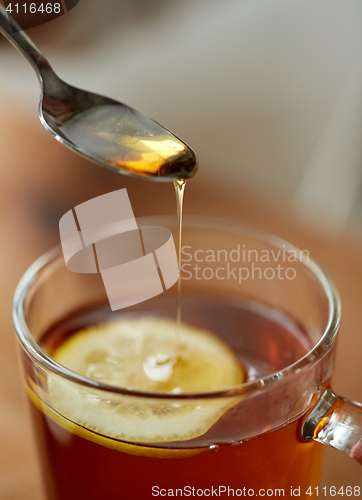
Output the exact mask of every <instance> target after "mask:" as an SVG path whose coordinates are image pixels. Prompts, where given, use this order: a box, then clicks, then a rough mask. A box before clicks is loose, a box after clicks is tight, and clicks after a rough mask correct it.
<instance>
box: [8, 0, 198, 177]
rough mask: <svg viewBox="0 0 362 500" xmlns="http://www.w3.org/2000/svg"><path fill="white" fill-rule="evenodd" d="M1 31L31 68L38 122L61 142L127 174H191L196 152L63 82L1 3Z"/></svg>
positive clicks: (129, 111) (126, 110)
mask: <svg viewBox="0 0 362 500" xmlns="http://www.w3.org/2000/svg"><path fill="white" fill-rule="evenodd" d="M0 33H2V34H3V35H4V36H5V37H6V38H7V39H8V40H9V42H10V43H12V44H13V45H14V47H15V48H16V49H18V50H19V52H20V53H21V54H22V55H23V56H24V57H25V58H26V59H27V60H28V61H29V62H30V64H31V65H32V67H33V69H34V70H35V73H36V74H37V77H38V79H39V82H40V87H41V95H40V102H39V117H40V121H41V123H42V124H43V126H44V127H45V129H46V130H47V131H48V132H50V134H51V135H52V136H53V137H55V138H56V139H57V140H58V141H59V142H61V143H62V144H64V145H65V146H67V147H68V148H70V149H72V150H73V151H76V152H77V153H79V154H80V155H81V156H83V157H85V158H87V159H89V160H91V161H93V162H94V163H97V164H98V165H101V166H103V167H107V168H110V169H111V170H116V171H117V172H121V173H125V174H130V175H136V176H143V177H151V178H157V179H158V180H165V181H174V180H177V179H187V178H189V177H192V176H193V175H194V174H195V172H196V170H197V159H196V155H195V153H194V152H193V151H192V149H191V148H190V147H189V146H187V144H185V143H184V142H183V141H181V139H179V138H178V137H176V136H175V135H174V134H172V133H171V132H170V131H169V130H167V129H165V128H164V127H162V126H161V125H159V124H158V123H157V122H155V121H153V120H152V119H150V118H148V117H146V116H145V115H143V114H142V113H139V112H138V111H136V110H135V109H133V108H131V107H129V106H126V105H125V104H122V103H120V102H117V101H115V100H113V99H109V98H108V97H103V96H101V95H98V94H93V93H92V92H87V91H85V90H81V89H78V88H76V87H72V86H71V85H68V84H67V83H65V82H63V80H61V79H60V78H59V77H58V76H57V75H56V74H55V73H54V71H53V69H52V68H51V66H50V64H49V63H48V61H47V59H46V58H45V57H44V55H43V54H42V53H41V52H40V50H39V49H38V48H37V47H36V46H35V44H34V43H33V42H32V40H31V39H30V38H29V37H28V36H27V35H26V34H25V32H24V31H22V30H21V28H20V26H19V25H18V24H17V23H16V21H15V20H14V19H13V18H12V17H11V16H10V15H9V14H8V13H7V12H6V11H5V9H4V7H3V6H2V5H1V4H0Z"/></svg>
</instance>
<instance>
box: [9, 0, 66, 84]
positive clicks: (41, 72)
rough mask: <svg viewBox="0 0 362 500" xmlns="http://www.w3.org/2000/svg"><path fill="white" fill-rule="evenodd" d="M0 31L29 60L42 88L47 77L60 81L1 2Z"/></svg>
mask: <svg viewBox="0 0 362 500" xmlns="http://www.w3.org/2000/svg"><path fill="white" fill-rule="evenodd" d="M0 33H2V34H3V35H4V37H5V38H6V39H7V40H8V41H9V42H10V43H11V44H12V45H14V47H15V48H16V49H17V50H18V51H19V52H20V53H21V54H22V55H23V56H24V57H25V58H26V59H27V60H28V61H29V62H30V64H31V65H32V66H33V69H34V70H35V73H36V74H37V77H38V79H39V82H40V85H41V87H42V88H44V82H45V81H47V80H49V79H50V80H53V83H56V82H57V83H58V82H59V81H60V80H59V78H58V77H57V75H56V74H55V73H54V71H53V69H52V68H51V66H50V64H49V63H48V61H47V59H46V58H45V57H44V55H43V54H42V52H41V51H40V50H39V49H38V47H37V46H36V45H35V44H34V42H33V41H32V40H31V39H30V38H29V37H28V35H27V34H26V33H25V32H24V31H23V30H22V28H21V27H20V26H19V24H18V23H17V22H16V21H15V19H14V18H13V17H12V16H11V15H10V14H9V13H8V12H6V10H5V8H4V7H3V6H2V5H1V3H0Z"/></svg>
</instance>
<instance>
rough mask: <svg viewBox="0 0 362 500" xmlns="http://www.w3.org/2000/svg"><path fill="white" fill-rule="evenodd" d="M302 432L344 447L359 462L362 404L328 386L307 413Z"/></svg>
mask: <svg viewBox="0 0 362 500" xmlns="http://www.w3.org/2000/svg"><path fill="white" fill-rule="evenodd" d="M302 435H303V438H304V439H305V440H306V441H312V440H314V441H318V442H319V443H323V444H327V445H328V446H331V447H332V448H336V449H337V450H340V451H343V453H345V454H346V455H348V456H349V457H351V458H353V459H354V460H356V462H358V463H359V464H361V465H362V405H361V404H360V403H356V402H355V401H351V400H349V399H345V398H342V397H341V396H337V395H336V394H334V392H333V391H332V389H327V390H326V391H325V393H324V394H323V396H322V398H321V399H320V401H319V402H318V404H317V405H316V406H315V407H314V408H313V410H312V411H311V412H310V413H309V414H308V415H307V417H306V419H305V421H304V424H303V427H302Z"/></svg>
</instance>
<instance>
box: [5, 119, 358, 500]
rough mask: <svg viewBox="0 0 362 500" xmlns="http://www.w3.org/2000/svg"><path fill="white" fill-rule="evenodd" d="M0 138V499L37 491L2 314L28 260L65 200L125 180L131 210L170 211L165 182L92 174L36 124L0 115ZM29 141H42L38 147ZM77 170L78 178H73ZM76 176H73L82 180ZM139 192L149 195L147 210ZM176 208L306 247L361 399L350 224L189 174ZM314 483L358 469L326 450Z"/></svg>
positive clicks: (8, 324) (45, 241) (342, 481)
mask: <svg viewBox="0 0 362 500" xmlns="http://www.w3.org/2000/svg"><path fill="white" fill-rule="evenodd" d="M25 132H26V133H27V136H26V139H25V140H24V141H22V147H21V148H19V146H18V143H17V137H19V136H24V135H23V134H24V133H25ZM0 137H2V138H3V139H2V141H3V142H2V143H1V147H2V165H1V167H0V169H2V179H3V184H2V187H0V190H1V196H0V206H1V207H2V210H0V233H1V234H2V240H3V244H2V245H1V248H0V272H1V281H2V286H1V289H0V300H1V306H2V314H1V319H0V321H1V329H0V346H1V349H0V401H1V405H0V498H1V499H4V500H7V499H9V500H10V499H11V500H24V499H27V500H39V499H43V498H44V497H43V494H42V489H41V479H40V474H39V469H38V464H37V458H36V453H35V446H34V440H33V436H32V431H31V426H30V423H29V419H28V413H27V407H26V404H25V397H24V394H23V390H22V387H21V382H20V376H19V369H18V365H17V357H16V348H15V347H16V346H15V335H14V333H13V327H12V320H11V305H12V295H13V292H14V289H15V286H16V284H17V282H18V280H19V278H20V277H21V275H22V274H23V272H24V271H25V269H26V268H27V267H28V265H29V264H30V263H31V262H32V261H33V260H34V259H35V258H36V257H38V256H39V255H40V254H41V253H42V252H44V251H45V250H47V249H48V248H49V247H51V246H52V245H53V244H55V243H57V242H58V234H57V221H58V220H59V218H60V216H61V215H62V214H63V213H65V212H66V211H67V210H69V209H70V208H72V207H73V206H74V205H76V204H78V203H80V202H81V201H85V200H87V199H89V198H91V197H93V196H96V195H99V194H103V193H106V192H108V191H111V190H112V189H118V188H120V187H127V189H128V192H129V195H130V198H131V200H132V205H133V209H134V212H135V214H136V216H143V215H148V214H157V213H174V193H173V190H172V187H171V186H170V185H167V186H155V185H151V184H150V183H147V182H141V181H135V180H132V179H126V178H122V180H121V181H119V180H118V178H117V182H115V180H114V179H115V178H114V174H111V173H108V172H106V171H102V175H101V177H100V174H99V172H98V170H100V169H98V168H97V167H93V166H91V167H89V166H88V164H87V165H86V162H84V161H83V160H81V159H79V160H78V159H77V160H74V157H73V155H72V154H71V153H69V152H68V151H67V150H66V149H65V148H63V147H62V146H60V145H59V144H57V143H56V142H55V141H53V140H52V139H51V138H50V137H48V136H47V134H46V133H45V132H44V131H42V130H41V128H40V126H39V127H34V130H32V131H31V133H29V130H28V129H27V128H26V125H21V124H19V121H16V120H14V121H10V122H9V121H6V123H5V121H4V120H0ZM39 143H41V144H42V149H41V154H40V152H39V147H38V144H39ZM14 151H16V153H14ZM49 158H52V170H51V171H49V168H48V169H46V168H45V164H48V163H49ZM19 164H26V165H27V168H28V169H29V170H30V171H31V172H32V175H31V176H24V175H21V174H20V173H14V167H15V166H17V165H19ZM75 164H76V165H77V169H78V170H77V173H76V174H74V171H73V170H71V169H70V168H68V170H66V168H65V166H66V165H68V166H69V165H73V166H74V165H75ZM15 172H16V171H15ZM17 172H18V171H17ZM85 172H87V179H88V181H87V182H83V180H84V179H85ZM104 172H106V173H104ZM82 176H83V177H82ZM80 179H83V180H82V183H80ZM80 186H81V187H80ZM111 186H112V187H111ZM80 191H81V193H82V196H81V197H80V196H79V193H80ZM80 198H81V199H80ZM39 200H41V203H40V202H39ZM57 200H62V201H61V202H58V201H57ZM145 200H148V201H151V202H152V210H151V211H150V210H148V211H147V209H148V205H147V207H146V204H145ZM215 200H216V201H215ZM146 208H147V209H146ZM185 210H186V213H192V214H200V215H211V216H217V217H222V218H229V219H234V220H239V221H242V222H244V223H247V224H250V225H253V226H256V227H260V228H263V229H266V230H267V231H269V232H272V233H274V234H277V235H278V236H281V237H283V238H284V239H286V240H288V241H290V242H292V243H293V244H295V245H296V246H297V247H300V248H303V249H308V250H309V252H310V256H311V257H312V258H314V260H316V261H317V262H319V263H320V264H321V266H322V267H323V268H324V269H325V270H326V271H327V272H328V273H329V274H330V276H331V277H332V279H333V280H334V282H335V284H336V286H337V288H338V290H339V292H340V295H341V299H342V304H343V319H342V326H341V332H340V338H339V345H338V354H337V359H336V365H335V375H334V390H335V391H336V392H337V393H339V394H342V395H344V396H345V397H348V398H350V399H354V400H357V401H358V400H359V401H362V383H361V380H362V363H361V354H362V331H361V324H362V307H361V304H362V259H361V250H362V238H361V236H360V234H359V233H357V232H352V231H351V232H349V233H345V234H343V235H339V236H338V237H336V236H334V237H326V236H323V235H322V233H320V232H318V231H313V230H311V229H310V228H309V227H307V226H303V225H301V224H299V223H297V222H296V220H295V219H294V218H293V217H292V215H291V213H290V211H288V210H285V208H284V207H278V206H277V205H276V204H275V203H273V204H270V203H267V202H266V201H265V200H256V199H255V198H251V197H250V196H249V195H248V194H247V193H243V191H242V189H240V197H238V199H234V198H230V197H229V196H228V195H227V194H226V193H220V192H218V193H217V194H216V193H213V192H212V191H211V190H210V189H203V188H202V185H201V186H200V184H197V183H196V182H195V183H194V184H193V183H192V182H190V183H189V186H188V188H187V193H186V204H185ZM320 485H321V486H336V487H337V488H339V487H340V486H348V485H349V486H356V485H359V486H361V485H362V469H361V468H360V466H358V465H357V464H356V463H354V462H353V461H352V460H351V459H349V458H348V457H346V456H344V455H343V454H342V453H340V452H337V451H335V450H332V449H328V448H326V451H325V459H324V462H323V468H322V473H321V479H320Z"/></svg>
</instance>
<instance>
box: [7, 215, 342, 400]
mask: <svg viewBox="0 0 362 500" xmlns="http://www.w3.org/2000/svg"><path fill="white" fill-rule="evenodd" d="M136 220H137V222H139V223H143V224H146V223H147V222H150V220H152V222H153V224H154V223H155V222H156V223H159V224H162V225H165V226H167V225H173V226H175V225H176V224H175V222H176V221H175V217H174V216H168V215H163V216H149V217H142V218H137V219H136ZM183 222H184V225H185V226H188V227H200V226H201V227H202V228H206V229H207V228H209V229H214V230H215V229H216V230H222V231H229V232H234V233H240V234H244V235H247V236H250V237H254V238H257V239H258V240H259V241H261V242H267V243H268V244H270V245H273V246H275V247H280V248H283V247H284V249H288V250H293V251H298V248H297V247H295V246H294V245H292V244H290V243H288V242H287V241H285V240H283V239H282V238H279V237H278V236H275V235H273V234H272V233H269V232H267V231H264V230H262V229H258V228H254V227H251V226H248V225H246V224H242V223H239V222H234V221H229V220H225V219H220V218H213V217H205V216H185V217H184V221H183ZM61 254H62V251H61V247H60V245H57V246H56V247H55V248H53V249H51V250H49V251H48V252H46V253H45V254H43V255H42V256H41V257H39V258H38V259H37V260H36V261H35V262H34V263H33V264H32V265H31V266H30V267H29V268H28V269H27V271H26V272H25V273H24V275H23V276H22V278H21V280H20V281H19V284H18V286H17V288H16V291H15V295H14V303H13V321H14V325H15V331H16V334H17V336H18V339H19V341H20V343H21V345H22V347H23V348H24V349H25V351H26V352H27V353H28V355H29V356H30V357H31V358H32V359H33V360H34V361H36V362H37V363H39V364H40V365H41V366H42V367H43V368H46V369H47V370H50V371H51V372H52V373H54V374H56V375H59V376H60V377H62V378H66V379H67V380H69V381H71V382H74V383H77V384H80V385H82V386H86V387H88V388H91V389H96V390H100V391H106V392H109V393H113V394H122V395H127V396H134V397H141V398H152V399H170V400H180V399H213V398H224V397H233V396H238V395H241V394H245V393H246V392H248V393H249V392H250V391H253V390H262V389H265V388H267V387H269V386H270V385H271V384H275V383H278V382H280V381H282V380H285V379H287V378H289V377H290V376H292V375H294V374H295V373H297V372H300V371H302V370H303V369H305V368H306V367H308V366H310V365H311V364H312V363H313V362H314V361H316V360H318V359H319V358H320V357H321V356H322V354H323V353H324V352H326V351H327V350H328V348H329V347H330V346H331V345H332V344H333V342H334V340H335V338H336V336H337V333H338V329H339V325H340V319H341V302H340V298H339V295H338V292H337V290H336V288H335V287H334V285H333V283H332V281H331V280H330V279H329V277H328V276H327V275H326V274H325V273H324V271H323V270H322V269H321V268H320V267H319V265H318V264H316V263H315V262H314V261H313V260H312V259H310V258H309V257H308V259H306V258H305V255H304V254H302V255H303V257H302V259H299V260H298V262H301V263H302V264H304V265H305V266H306V267H307V268H309V270H310V271H311V272H312V273H313V275H314V276H315V277H316V278H317V279H318V282H319V283H320V285H321V286H322V288H323V290H324V292H325V295H326V297H327V299H328V305H329V313H328V321H327V325H326V328H325V330H324V332H323V334H322V336H321V338H320V339H319V341H318V342H317V343H316V344H315V345H314V346H313V348H312V349H311V350H310V351H308V352H307V353H306V354H305V355H304V356H303V357H301V358H300V359H298V360H297V361H295V362H294V363H292V364H290V365H288V366H286V367H285V368H283V369H282V370H279V371H278V372H274V373H271V374H269V375H267V376H265V377H261V378H258V379H255V380H252V381H249V382H244V383H242V384H238V385H235V386H231V387H228V388H225V389H219V390H217V391H208V392H196V393H183V394H170V393H161V392H149V391H147V392H146V391H141V390H133V389H126V388H122V387H116V386H112V385H109V384H104V383H102V382H97V381H95V380H92V379H89V378H87V377H84V376H83V375H80V374H78V373H76V372H73V371H72V370H70V369H68V368H66V367H65V366H63V365H61V364H60V363H58V362H57V361H55V360H54V359H53V358H51V357H50V356H49V355H47V354H46V353H45V351H43V349H42V348H41V347H40V346H39V345H38V343H37V342H36V341H35V339H34V338H33V336H32V335H31V332H30V330H29V328H28V325H27V322H26V318H25V307H24V306H25V301H26V298H27V295H28V292H29V290H30V288H31V286H32V285H33V284H34V283H35V282H36V280H37V277H38V276H39V274H40V273H41V272H42V270H43V269H44V268H45V267H46V266H47V265H48V264H51V263H52V262H53V261H54V260H55V259H56V258H58V257H59V256H60V255H61Z"/></svg>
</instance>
